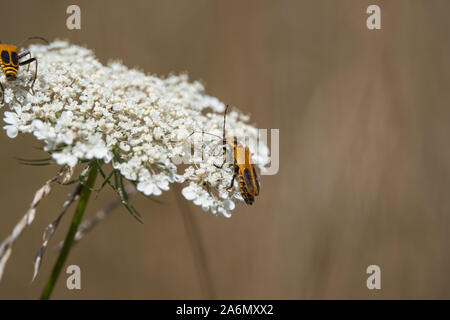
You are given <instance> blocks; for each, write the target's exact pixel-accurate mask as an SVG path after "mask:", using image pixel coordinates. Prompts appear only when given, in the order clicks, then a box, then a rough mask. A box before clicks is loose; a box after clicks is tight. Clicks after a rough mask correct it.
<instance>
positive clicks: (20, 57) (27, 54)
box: [19, 51, 31, 71]
mask: <svg viewBox="0 0 450 320" xmlns="http://www.w3.org/2000/svg"><path fill="white" fill-rule="evenodd" d="M25 56H28V57H29V58H31V52H30V51H25V52H22V53H21V54H19V60H20V59H22V58H23V57H25ZM28 70H30V64H28V66H27V71H28Z"/></svg>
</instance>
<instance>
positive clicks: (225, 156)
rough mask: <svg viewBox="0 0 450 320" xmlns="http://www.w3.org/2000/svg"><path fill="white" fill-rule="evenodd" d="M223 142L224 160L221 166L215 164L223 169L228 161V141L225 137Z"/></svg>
mask: <svg viewBox="0 0 450 320" xmlns="http://www.w3.org/2000/svg"><path fill="white" fill-rule="evenodd" d="M222 143H223V162H222V164H221V165H220V166H218V165H217V164H214V166H215V167H216V168H218V169H222V168H223V166H224V164H225V162H227V141H226V140H225V139H223V141H222Z"/></svg>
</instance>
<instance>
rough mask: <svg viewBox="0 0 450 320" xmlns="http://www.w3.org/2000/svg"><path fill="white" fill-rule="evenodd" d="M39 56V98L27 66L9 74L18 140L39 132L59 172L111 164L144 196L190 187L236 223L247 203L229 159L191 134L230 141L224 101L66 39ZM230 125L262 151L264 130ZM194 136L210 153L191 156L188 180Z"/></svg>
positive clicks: (197, 199) (180, 79) (8, 118)
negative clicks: (239, 205)
mask: <svg viewBox="0 0 450 320" xmlns="http://www.w3.org/2000/svg"><path fill="white" fill-rule="evenodd" d="M30 50H31V52H32V53H33V54H34V55H35V56H36V57H37V59H38V61H39V70H38V71H39V72H38V77H37V80H36V83H35V85H34V91H35V94H34V95H33V94H31V93H30V92H29V84H30V80H31V78H32V76H33V71H34V70H32V69H33V68H30V70H29V71H27V70H26V68H21V69H20V70H19V72H18V78H17V80H16V81H6V79H5V76H4V75H3V73H2V74H1V76H0V81H1V82H2V83H4V84H5V104H6V105H7V106H8V107H9V109H10V110H11V111H7V112H5V113H4V115H5V117H4V121H5V122H6V123H7V125H6V126H5V127H4V129H5V130H6V133H7V135H8V136H9V137H10V138H14V137H16V136H17V135H18V133H32V134H34V136H35V137H36V138H37V139H39V140H42V141H44V144H45V147H44V150H46V151H48V152H51V156H52V157H53V159H54V160H55V161H56V162H57V163H58V164H60V165H63V164H67V165H69V166H70V167H74V166H75V165H76V164H77V163H79V162H80V161H81V160H87V159H99V160H102V161H103V162H105V163H110V162H112V165H113V167H114V168H115V169H117V170H119V171H120V173H121V174H122V175H123V176H124V177H125V178H126V179H128V180H130V181H133V182H135V183H136V186H137V189H138V190H139V191H140V192H142V193H144V194H145V195H160V194H161V193H162V191H166V190H169V184H170V183H174V182H177V183H181V182H184V181H188V185H187V187H185V188H184V189H183V190H182V193H183V195H184V196H185V198H186V199H188V200H191V201H193V202H194V203H195V204H196V205H199V206H201V207H202V208H203V210H205V211H207V210H210V211H211V212H213V213H215V214H221V215H224V216H230V211H231V210H233V209H234V202H233V201H234V200H236V199H239V198H240V197H239V195H238V194H237V193H236V191H237V190H236V189H232V190H230V191H229V190H228V189H227V187H228V186H229V183H230V181H231V177H232V174H233V169H232V166H231V165H225V166H224V167H223V168H221V169H219V168H217V167H215V166H214V164H220V163H221V162H222V161H223V160H222V159H223V157H222V153H221V152H215V153H212V151H211V152H205V150H207V148H204V147H205V146H208V145H213V144H216V146H217V145H219V147H220V148H219V151H220V150H221V145H220V144H221V139H219V138H216V137H214V136H212V135H203V134H201V133H200V134H199V133H195V134H191V133H192V132H194V131H202V130H204V132H207V133H211V134H215V135H218V136H221V134H222V126H223V114H222V112H223V111H224V109H225V108H224V104H223V103H222V102H220V101H219V100H218V99H216V98H214V97H210V96H208V95H206V94H205V93H204V88H203V86H202V85H201V84H200V83H199V82H193V83H191V82H188V78H187V76H186V75H178V76H174V75H173V76H169V77H168V78H165V79H162V78H158V77H156V76H150V75H146V74H144V73H142V72H140V71H138V70H134V69H128V68H127V67H125V66H123V65H122V64H121V63H119V62H113V63H110V64H109V65H107V66H104V65H102V64H101V63H100V62H99V61H98V60H97V59H96V58H95V56H94V54H93V52H92V51H90V50H88V49H86V48H82V47H79V46H75V45H70V44H69V43H67V42H64V41H56V42H53V43H51V44H50V45H48V46H42V45H34V46H31V47H30ZM227 119H228V120H227V128H226V129H227V135H228V136H238V137H244V136H245V137H247V139H249V143H250V144H251V145H254V146H255V145H256V143H255V142H256V138H257V133H258V132H257V129H256V128H254V127H252V126H250V125H248V124H246V122H247V121H248V120H249V119H248V117H247V116H245V115H242V114H240V113H238V112H235V111H233V112H230V113H229V115H228V117H227ZM186 138H188V139H187V140H189V141H192V142H195V143H197V144H198V145H200V146H202V147H201V148H200V152H198V153H199V154H197V155H194V157H192V158H190V160H191V161H192V160H198V161H197V162H198V163H190V164H188V165H187V167H186V166H184V165H183V167H184V169H179V171H182V170H184V172H183V173H181V172H178V170H177V167H178V166H180V162H179V161H178V160H179V158H180V157H184V158H186V155H187V153H186V150H187V149H186V148H184V147H183V143H184V142H186V141H187V140H186ZM258 147H259V148H258V152H257V154H256V155H253V159H254V161H255V163H256V164H257V165H259V166H260V168H262V167H263V166H264V165H265V164H266V163H268V148H267V146H266V145H264V144H262V143H259V144H258ZM197 149H198V148H197ZM197 151H198V150H197ZM252 151H253V152H254V151H256V150H255V149H252ZM202 153H203V154H202ZM176 158H178V160H177V161H175V159H176Z"/></svg>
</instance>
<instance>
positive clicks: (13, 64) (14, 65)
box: [0, 37, 48, 104]
mask: <svg viewBox="0 0 450 320" xmlns="http://www.w3.org/2000/svg"><path fill="white" fill-rule="evenodd" d="M33 39H40V40H43V41H44V42H45V43H47V44H48V41H47V40H45V39H44V38H41V37H29V38H27V39H25V40H22V41H21V42H20V43H19V44H18V45H17V46H16V45H12V44H5V43H1V41H0V67H1V68H2V70H3V72H4V73H5V76H6V79H7V80H8V81H13V80H15V79H16V74H17V72H18V71H19V66H24V65H28V68H27V70H28V69H29V68H30V63H32V62H35V70H34V77H33V80H32V82H31V86H30V89H31V92H33V93H34V90H33V86H34V82H35V81H36V76H37V68H38V61H37V59H36V57H31V53H30V51H25V52H22V53H20V54H18V50H19V48H20V46H21V44H22V43H23V42H24V41H28V40H33ZM25 56H28V59H27V60H24V61H20V59H22V58H23V57H25ZM0 89H1V90H2V104H3V102H4V99H5V95H4V93H5V90H4V88H3V85H2V84H1V82H0Z"/></svg>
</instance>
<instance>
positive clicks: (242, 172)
mask: <svg viewBox="0 0 450 320" xmlns="http://www.w3.org/2000/svg"><path fill="white" fill-rule="evenodd" d="M227 111H228V105H227V107H226V109H225V112H224V116H223V137H222V144H223V156H224V159H223V162H222V164H221V165H220V166H219V165H216V164H214V166H215V167H216V168H219V169H222V168H223V166H224V165H225V163H226V161H227V159H226V152H227V145H228V146H230V147H231V148H233V153H234V164H233V166H234V172H233V178H232V179H231V183H230V186H229V187H228V188H227V189H231V188H233V186H234V179H236V177H238V179H239V191H240V193H241V195H242V198H243V199H244V201H245V203H246V204H249V205H251V204H253V202H254V201H255V197H256V196H258V195H259V190H260V186H259V180H258V175H257V174H256V170H255V166H254V165H253V164H252V163H251V159H250V149H249V147H247V146H243V145H242V144H240V143H238V141H237V138H236V137H234V138H228V139H227V138H226V133H225V127H226V119H227V118H226V117H227ZM194 133H202V134H209V135H212V136H215V137H218V138H221V137H220V136H217V135H215V134H212V133H207V132H204V131H194V132H192V133H191V134H190V135H189V136H191V135H192V134H194ZM189 136H188V137H189Z"/></svg>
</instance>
